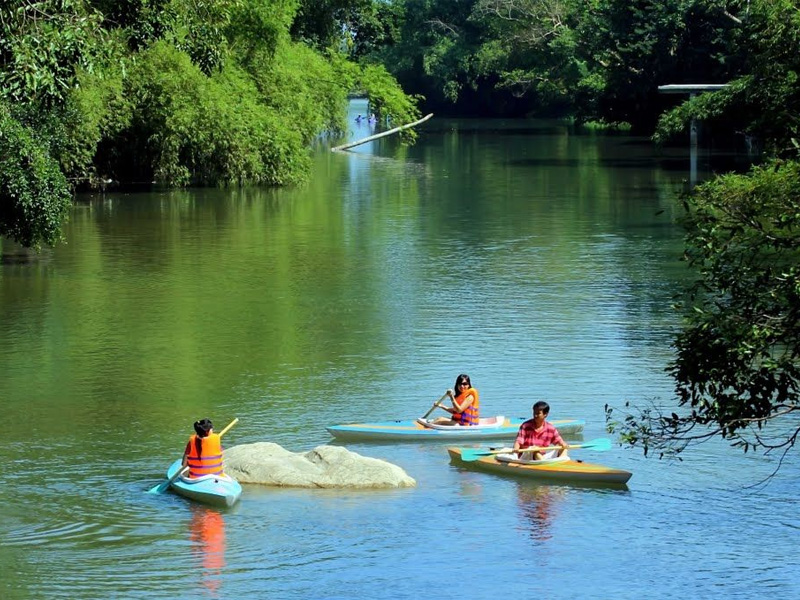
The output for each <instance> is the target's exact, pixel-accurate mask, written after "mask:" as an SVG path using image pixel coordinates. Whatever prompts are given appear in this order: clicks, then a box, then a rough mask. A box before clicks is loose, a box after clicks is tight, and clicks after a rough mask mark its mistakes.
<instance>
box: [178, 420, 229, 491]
mask: <svg viewBox="0 0 800 600" xmlns="http://www.w3.org/2000/svg"><path fill="white" fill-rule="evenodd" d="M194 430H195V432H196V433H195V434H194V435H192V436H191V437H190V438H189V442H188V443H187V444H186V450H184V452H183V463H182V465H183V466H188V467H189V477H202V476H203V475H222V442H221V441H220V437H219V434H218V433H214V425H213V424H212V423H211V421H210V420H209V419H200V420H199V421H195V422H194Z"/></svg>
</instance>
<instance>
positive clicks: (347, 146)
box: [331, 113, 433, 152]
mask: <svg viewBox="0 0 800 600" xmlns="http://www.w3.org/2000/svg"><path fill="white" fill-rule="evenodd" d="M432 116H433V113H430V114H429V115H426V116H424V117H422V118H421V119H420V120H419V121H414V122H413V123H407V124H406V125H400V127H395V128H394V129H390V130H389V131H382V132H381V133H376V134H375V135H371V136H369V137H365V138H361V139H360V140H356V141H355V142H349V143H347V144H342V145H341V146H336V147H334V148H331V152H340V151H342V150H348V149H350V148H352V147H353V146H360V145H361V144H365V143H367V142H371V141H372V140H377V139H378V138H382V137H385V136H387V135H392V134H393V133H397V132H398V131H403V129H408V128H409V127H416V126H417V125H419V124H420V123H424V122H425V121H427V120H428V119H430V118H431V117H432Z"/></svg>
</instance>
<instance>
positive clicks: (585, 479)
mask: <svg viewBox="0 0 800 600" xmlns="http://www.w3.org/2000/svg"><path fill="white" fill-rule="evenodd" d="M463 450H465V448H448V449H447V452H448V454H450V459H451V460H452V461H453V462H454V463H458V464H459V465H463V466H469V467H470V468H474V469H478V470H480V471H489V472H491V473H499V474H501V475H513V476H517V477H530V478H533V479H542V480H548V481H561V482H565V483H611V484H624V483H627V481H628V480H629V479H630V478H631V475H632V473H630V472H629V471H623V470H621V469H612V468H611V467H606V466H605V465H598V464H593V463H588V462H583V461H580V460H570V459H568V460H552V461H548V460H544V461H522V460H514V459H513V458H511V457H509V456H502V455H501V456H500V457H499V458H498V456H496V455H491V456H483V457H480V458H478V459H477V460H470V461H462V460H461V453H462V451H463Z"/></svg>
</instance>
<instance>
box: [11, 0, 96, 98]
mask: <svg viewBox="0 0 800 600" xmlns="http://www.w3.org/2000/svg"><path fill="white" fill-rule="evenodd" d="M101 22H102V15H101V14H100V13H98V12H96V11H94V10H92V9H91V8H89V7H87V3H86V2H84V1H83V0H42V1H38V2H36V1H33V0H20V1H19V2H13V3H12V2H9V3H5V4H4V5H3V6H0V94H2V96H3V97H4V98H6V99H8V100H9V101H12V102H24V103H35V104H41V105H44V106H52V105H53V104H56V103H58V102H60V101H62V100H63V98H64V96H65V94H66V93H67V91H68V90H69V88H70V87H71V86H72V85H73V82H74V77H75V72H76V69H78V68H81V69H83V70H85V71H88V72H91V71H92V70H93V69H94V67H95V63H96V61H97V60H98V59H99V58H100V57H101V56H102V52H103V49H104V46H103V30H102V29H100V24H101Z"/></svg>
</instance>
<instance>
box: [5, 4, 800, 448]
mask: <svg viewBox="0 0 800 600" xmlns="http://www.w3.org/2000/svg"><path fill="white" fill-rule="evenodd" d="M384 65H385V66H384ZM799 77H800V3H799V2H798V1H797V0H42V1H39V2H37V1H34V0H16V1H13V2H11V1H0V235H5V236H7V237H9V238H12V239H14V240H16V241H18V242H20V243H21V244H24V245H26V246H34V247H35V246H39V245H41V244H43V243H46V244H50V243H53V242H54V241H56V240H57V239H58V237H59V235H60V230H61V225H62V223H63V220H64V218H65V217H66V214H67V211H68V208H69V203H70V194H71V189H72V188H73V187H74V186H76V185H93V184H98V183H99V182H102V181H104V180H106V179H113V180H118V181H127V182H134V181H147V182H149V181H158V182H163V183H166V184H171V185H184V184H189V183H200V184H225V183H243V182H254V183H265V184H271V185H280V184H286V183H291V182H294V181H297V180H299V179H301V178H302V177H304V176H305V174H306V172H307V166H308V154H307V149H308V147H309V145H310V143H311V142H312V140H313V139H314V138H315V136H317V135H319V134H320V133H321V132H324V131H332V132H336V131H338V130H340V129H341V128H342V127H343V123H342V118H343V115H344V114H345V111H344V105H345V102H346V98H347V94H348V92H351V91H354V90H358V91H362V92H365V93H367V94H368V95H369V97H370V100H371V102H372V104H373V106H374V107H375V109H376V110H377V111H381V112H385V113H390V114H392V115H393V116H394V117H395V118H396V120H397V121H408V120H412V119H413V118H414V117H416V116H418V112H417V109H416V107H415V104H414V101H415V100H416V99H417V98H421V97H424V98H425V102H426V107H425V108H427V109H432V110H437V111H440V112H447V113H450V114H465V115H473V116H493V115H503V116H521V115H547V116H551V115H564V116H571V117H575V118H576V119H578V120H579V121H597V122H601V123H605V124H619V123H629V124H631V125H632V126H633V127H635V128H638V129H641V130H646V131H652V130H653V129H655V139H656V140H657V141H665V140H667V139H669V138H670V137H671V136H674V135H676V134H679V133H681V132H683V131H685V129H686V127H687V124H688V122H689V121H690V119H692V118H694V117H696V118H700V119H702V120H703V121H704V122H706V123H712V124H713V123H720V124H722V125H723V126H724V129H726V130H728V131H735V132H737V134H738V135H741V136H742V137H743V138H745V139H747V140H748V141H750V142H752V143H754V144H755V145H756V146H758V147H759V148H761V149H762V151H763V157H764V161H763V162H762V164H761V166H758V167H756V168H754V169H753V170H752V171H751V172H750V173H748V174H745V175H726V176H724V177H720V178H719V179H716V180H714V181H711V182H708V183H706V184H704V185H702V186H700V187H699V188H698V189H697V190H696V192H695V193H694V194H692V195H691V196H689V197H687V198H686V199H685V206H686V214H687V218H686V226H687V232H688V233H687V252H686V257H687V260H688V262H689V264H690V265H691V266H692V267H693V268H695V269H696V272H697V273H698V280H697V284H696V285H695V286H694V287H693V288H692V290H690V293H689V294H688V296H687V297H686V298H685V299H682V301H681V302H680V304H679V306H680V308H681V309H682V310H683V311H684V314H685V318H686V321H685V327H684V329H683V331H682V332H681V333H680V335H679V336H678V337H677V339H676V342H675V347H676V358H675V360H674V362H673V363H672V364H671V365H670V367H669V369H670V372H671V373H672V375H673V376H674V378H675V381H676V393H677V397H678V404H679V406H678V408H677V409H676V412H671V411H670V410H666V409H664V408H663V407H659V406H653V407H649V408H636V407H634V409H635V410H633V411H632V412H631V413H629V414H627V415H624V416H623V417H622V418H619V419H617V420H615V419H616V418H617V417H616V415H614V416H612V413H613V410H610V411H609V422H610V425H611V426H612V427H614V428H617V429H618V430H619V431H620V432H621V433H622V437H623V439H624V440H626V441H627V442H629V443H630V444H633V445H641V446H643V447H644V449H645V452H648V451H650V450H657V451H659V452H661V454H662V455H663V454H664V453H673V452H680V451H682V450H683V449H684V448H685V447H686V446H687V445H688V444H690V443H692V442H693V441H698V440H702V439H706V438H708V437H710V436H717V435H719V436H722V437H724V438H726V439H730V440H733V441H734V443H736V444H739V445H741V446H743V447H744V448H745V450H747V449H749V448H753V447H762V448H767V449H771V448H786V449H788V448H789V447H792V446H793V445H794V443H795V441H796V439H797V435H798V433H800V428H798V426H797V421H796V419H795V420H792V419H793V418H794V414H793V413H795V412H796V411H797V410H798V408H800V365H799V361H800V343H798V342H799V340H800V284H799V283H798V281H800V280H799V279H798V276H800V234H798V231H799V230H800V229H799V228H800V163H798V151H800V142H798V139H800V81H798V78H799ZM395 78H396V79H395ZM397 81H399V82H400V83H401V84H402V86H403V89H404V90H405V92H406V93H408V94H411V96H409V95H407V94H406V93H404V91H403V90H401V88H400V87H399V86H398V85H397ZM667 83H728V84H729V85H728V87H727V88H726V89H725V90H723V91H720V92H716V93H713V94H703V95H700V96H697V97H695V98H693V99H692V100H689V101H686V102H682V103H680V104H679V105H678V106H675V103H676V102H678V101H677V100H676V99H675V98H674V97H665V96H660V95H659V94H658V86H659V85H662V84H667ZM667 109H669V110H667ZM776 417H787V418H783V419H779V421H780V422H781V423H788V427H787V428H784V429H782V430H781V433H779V434H778V435H777V436H776V435H774V433H772V435H771V436H766V435H764V431H765V430H764V429H763V427H764V426H765V425H766V424H767V423H768V422H769V421H772V420H775V419H776ZM698 424H699V425H706V426H710V427H708V428H705V429H703V430H702V431H698V432H695V427H696V425H698ZM771 432H774V429H772V430H771Z"/></svg>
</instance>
